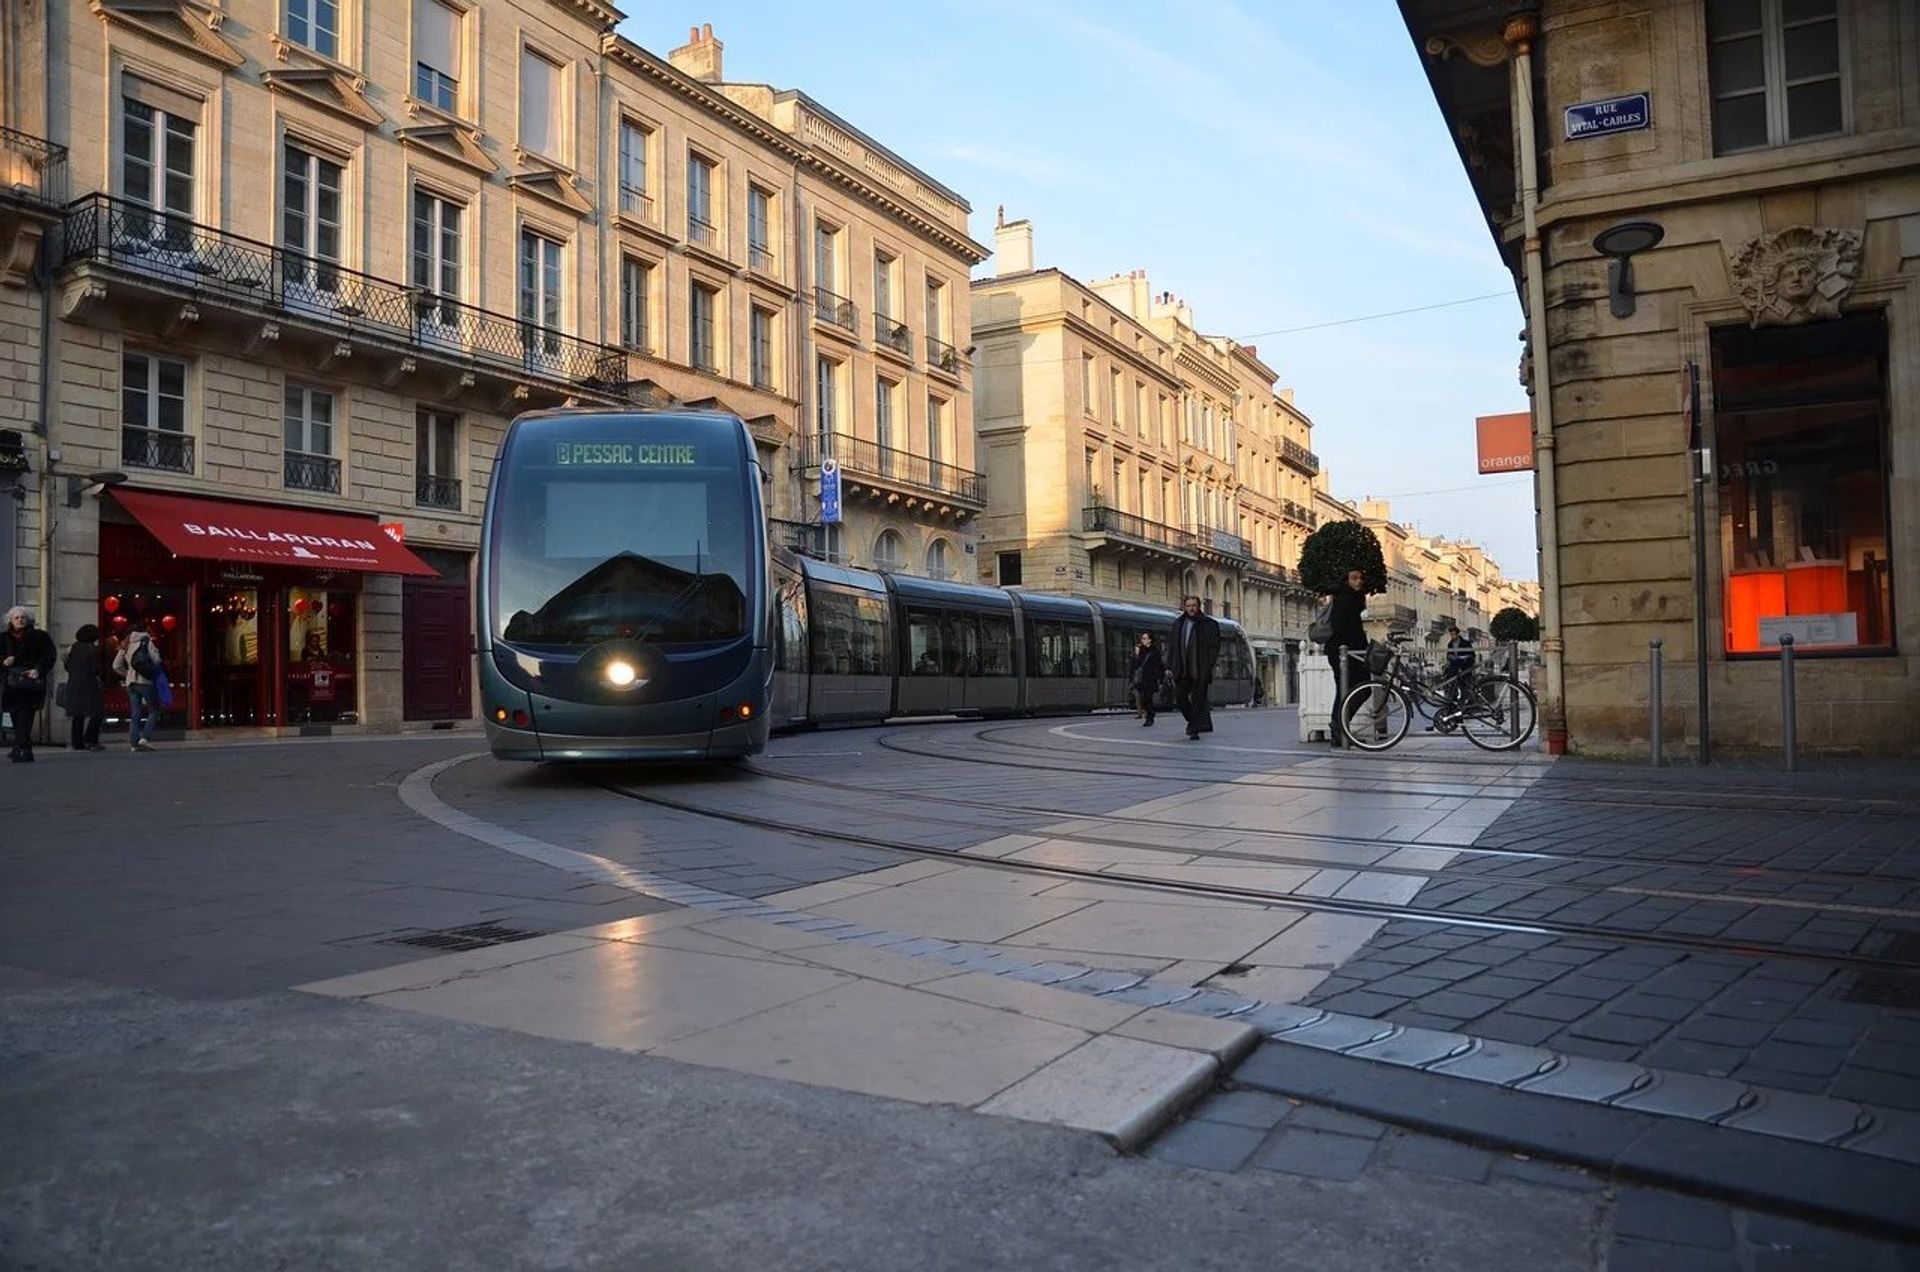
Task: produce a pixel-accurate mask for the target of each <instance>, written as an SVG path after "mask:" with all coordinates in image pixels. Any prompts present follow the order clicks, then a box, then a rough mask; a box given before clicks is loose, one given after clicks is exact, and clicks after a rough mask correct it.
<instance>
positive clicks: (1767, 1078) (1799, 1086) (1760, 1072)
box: [1733, 1063, 1827, 1095]
mask: <svg viewBox="0 0 1920 1272" xmlns="http://www.w3.org/2000/svg"><path fill="white" fill-rule="evenodd" d="M1733 1077H1734V1078H1735V1079H1736V1080H1738V1081H1741V1082H1751V1083H1752V1084H1753V1085H1755V1086H1762V1087H1778V1088H1779V1089H1780V1090H1782V1091H1798V1092H1801V1093H1802V1094H1806V1095H1812V1094H1816V1093H1818V1092H1820V1091H1822V1090H1824V1089H1825V1088H1826V1085H1827V1083H1826V1080H1825V1079H1824V1078H1810V1077H1808V1076H1807V1075H1806V1074H1804V1073H1788V1072H1787V1071H1786V1070H1785V1069H1768V1068H1764V1067H1762V1066H1760V1065H1757V1064H1752V1063H1748V1064H1743V1065H1741V1066H1740V1067H1739V1068H1737V1069H1735V1070H1734V1071H1733Z"/></svg>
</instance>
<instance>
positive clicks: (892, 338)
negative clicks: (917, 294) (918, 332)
mask: <svg viewBox="0 0 1920 1272" xmlns="http://www.w3.org/2000/svg"><path fill="white" fill-rule="evenodd" d="M873 338H874V341H875V342H876V343H878V344H881V345H884V346H886V347H887V348H889V349H891V350H893V351H894V352H895V353H897V354H899V355H901V356H902V357H905V358H911V357H912V356H913V333H912V332H910V331H908V330H907V324H906V323H904V322H895V321H894V320H893V315H892V314H875V315H874V316H873Z"/></svg>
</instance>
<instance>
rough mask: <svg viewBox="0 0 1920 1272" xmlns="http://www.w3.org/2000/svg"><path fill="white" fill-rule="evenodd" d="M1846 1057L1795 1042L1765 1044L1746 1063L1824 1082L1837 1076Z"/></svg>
mask: <svg viewBox="0 0 1920 1272" xmlns="http://www.w3.org/2000/svg"><path fill="white" fill-rule="evenodd" d="M1862 1050H1865V1048H1862ZM1846 1057H1847V1053H1846V1052H1845V1051H1843V1050H1841V1049H1840V1048H1838V1047H1813V1046H1808V1045H1806V1044H1804V1043H1798V1042H1768V1043H1766V1044H1764V1045H1762V1046H1760V1047H1758V1048H1756V1049H1755V1051H1754V1053H1753V1055H1752V1056H1751V1057H1750V1058H1749V1061H1748V1062H1749V1063H1750V1064H1754V1065H1757V1066H1758V1067H1760V1068H1763V1069H1778V1070H1780V1071H1782V1072H1785V1073H1801V1074H1805V1075H1806V1076H1808V1077H1811V1078H1824V1077H1827V1076H1828V1075H1830V1074H1833V1073H1835V1072H1837V1071H1838V1070H1839V1068H1840V1064H1841V1061H1843V1060H1845V1059H1846ZM1856 1063H1858V1062H1857V1061H1856Z"/></svg>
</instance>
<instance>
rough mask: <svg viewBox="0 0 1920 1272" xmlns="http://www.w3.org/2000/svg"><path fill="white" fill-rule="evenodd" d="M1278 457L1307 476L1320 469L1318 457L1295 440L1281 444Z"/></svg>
mask: <svg viewBox="0 0 1920 1272" xmlns="http://www.w3.org/2000/svg"><path fill="white" fill-rule="evenodd" d="M1280 458H1282V459H1283V460H1285V461H1286V462H1287V463H1289V464H1292V465H1293V466H1294V467H1295V468H1298V469H1300V470H1301V471H1302V472H1304V473H1306V474H1308V475H1309V476H1312V475H1314V474H1316V473H1318V472H1319V471H1320V457H1319V456H1318V455H1316V454H1314V453H1313V452H1312V451H1310V450H1308V449H1307V448H1306V447H1304V446H1302V445H1301V444H1300V443H1298V442H1295V441H1285V442H1283V443H1282V444H1281V447H1280Z"/></svg>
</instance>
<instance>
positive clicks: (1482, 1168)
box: [1387, 1135, 1494, 1184]
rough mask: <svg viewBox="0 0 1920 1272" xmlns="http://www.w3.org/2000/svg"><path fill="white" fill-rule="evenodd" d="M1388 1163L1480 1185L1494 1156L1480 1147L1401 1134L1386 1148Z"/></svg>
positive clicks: (1491, 1166)
mask: <svg viewBox="0 0 1920 1272" xmlns="http://www.w3.org/2000/svg"><path fill="white" fill-rule="evenodd" d="M1387 1162H1388V1164H1389V1165H1392V1166H1398V1167H1399V1168H1400V1169H1402V1170H1412V1171H1418V1172H1420V1173H1421V1174H1423V1175H1443V1176H1445V1177H1446V1178H1448V1179H1463V1180H1466V1181H1467V1182H1468V1183H1470V1184H1482V1183H1485V1182H1486V1180H1487V1175H1488V1173H1489V1172H1490V1171H1491V1170H1492V1169H1493V1162H1494V1157H1493V1154H1492V1153H1489V1152H1488V1151H1487V1150H1485V1149H1483V1148H1475V1147H1473V1146H1472V1145H1470V1144H1462V1143H1460V1142H1458V1141H1457V1140H1446V1139H1437V1138H1435V1137H1433V1136H1431V1135H1403V1136H1401V1137H1399V1138H1398V1139H1396V1140H1394V1142H1393V1143H1392V1144H1391V1145H1389V1146H1388V1151H1387Z"/></svg>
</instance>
